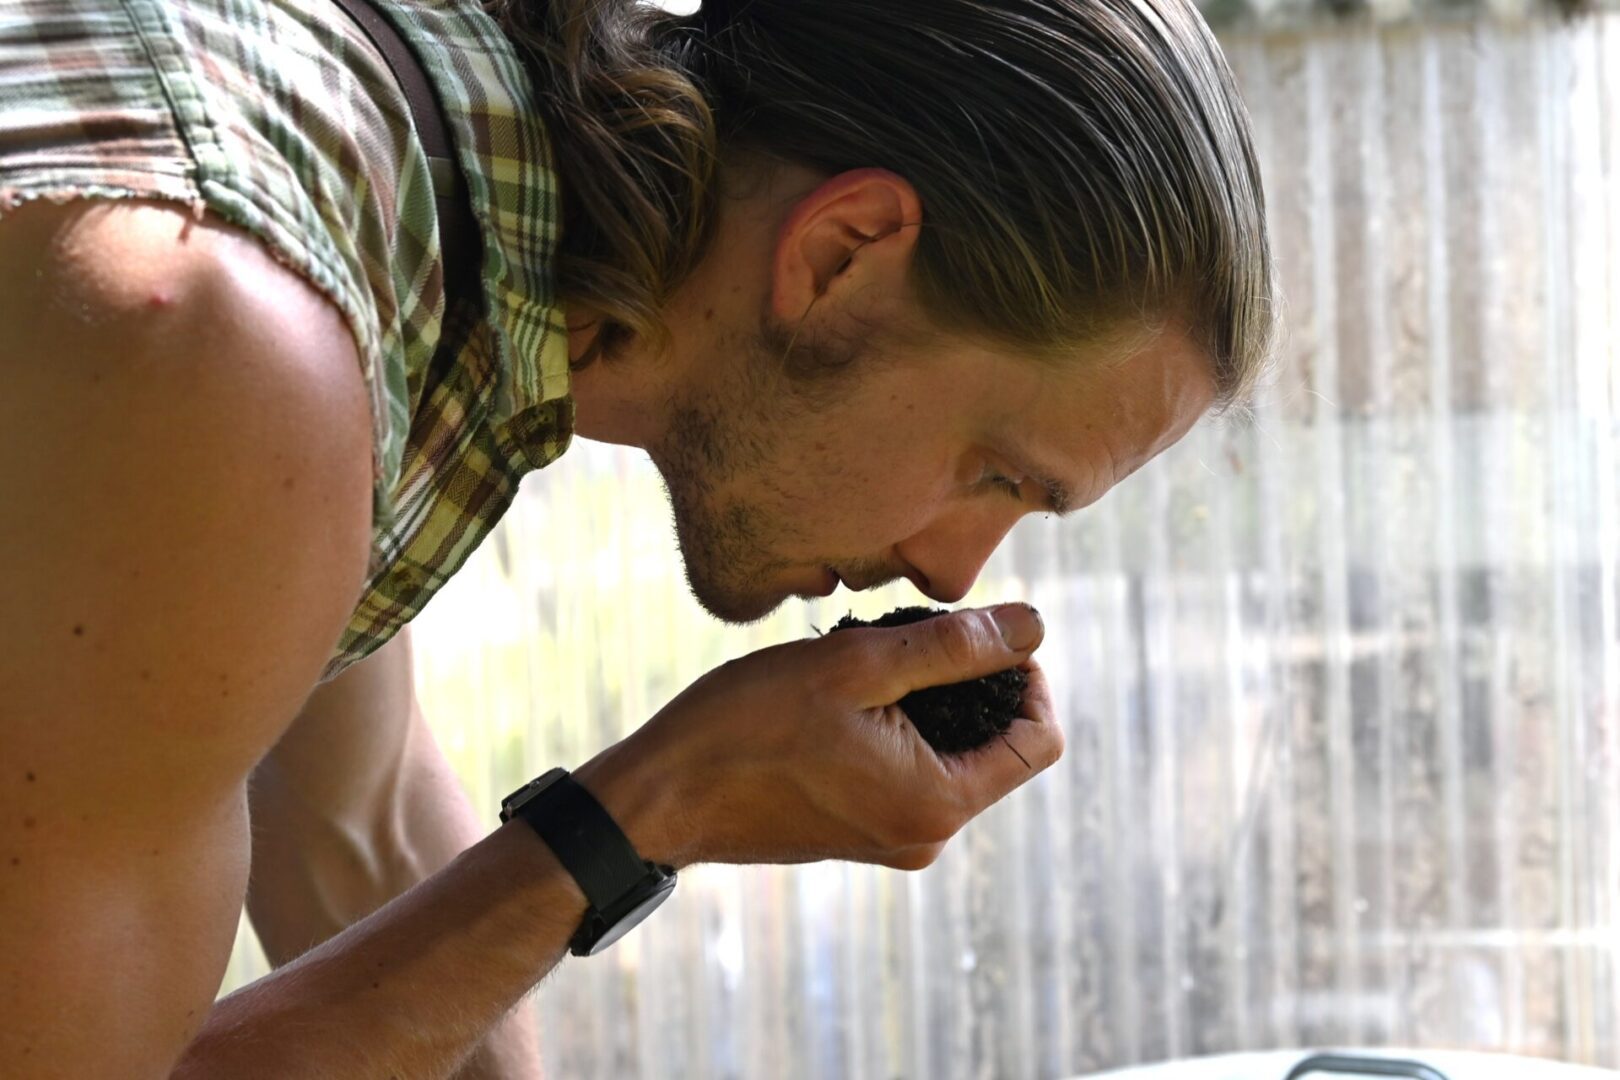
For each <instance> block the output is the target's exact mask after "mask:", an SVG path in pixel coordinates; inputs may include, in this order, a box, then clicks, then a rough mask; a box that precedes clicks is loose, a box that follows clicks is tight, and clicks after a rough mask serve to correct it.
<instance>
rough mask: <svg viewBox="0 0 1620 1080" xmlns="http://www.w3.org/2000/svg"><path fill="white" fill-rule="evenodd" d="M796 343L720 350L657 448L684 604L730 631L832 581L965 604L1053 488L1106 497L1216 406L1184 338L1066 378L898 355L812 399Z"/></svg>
mask: <svg viewBox="0 0 1620 1080" xmlns="http://www.w3.org/2000/svg"><path fill="white" fill-rule="evenodd" d="M785 336H786V335H784V334H782V333H781V332H779V331H777V332H772V333H758V332H756V333H753V334H749V335H747V336H740V337H738V338H734V339H730V340H726V339H722V340H717V341H715V342H713V345H714V346H715V347H714V349H713V351H712V352H711V353H710V356H711V357H712V358H713V362H712V364H711V365H710V366H708V368H707V375H706V376H705V377H704V378H702V379H694V380H691V381H689V382H687V383H685V384H683V385H682V386H681V387H680V388H679V389H678V390H677V391H676V394H675V400H673V401H672V402H671V412H670V417H671V422H670V424H669V426H668V428H667V430H666V431H665V432H664V435H663V437H662V438H660V439H659V440H658V441H657V443H656V444H655V445H653V446H650V447H649V448H648V449H649V453H650V455H651V457H652V459H653V461H654V463H655V464H656V465H657V466H658V468H659V470H660V472H661V473H662V474H663V478H664V482H665V484H666V486H667V488H668V490H669V494H670V501H671V505H672V509H673V513H674V519H675V527H676V533H677V536H678V539H679V543H680V549H681V553H682V556H683V558H684V560H685V563H686V573H687V579H688V582H689V583H690V585H691V589H692V592H693V594H694V596H695V597H696V598H697V600H698V602H699V603H700V604H702V605H703V607H704V608H705V609H707V610H708V611H709V612H710V613H711V614H713V615H715V616H716V617H718V618H721V619H724V620H727V621H730V622H747V621H751V620H754V619H758V618H760V617H762V616H764V615H766V614H768V613H769V612H771V611H772V610H773V609H775V608H776V607H777V606H778V605H780V604H781V603H782V601H783V600H785V599H786V598H787V597H788V596H793V595H797V596H822V595H827V594H828V593H830V592H832V591H833V589H834V588H835V587H836V586H837V585H838V583H839V582H840V581H842V583H843V584H844V585H845V586H847V587H848V588H851V589H856V590H859V589H866V588H871V587H873V586H876V585H879V584H883V583H885V582H888V581H892V580H895V579H897V578H900V577H906V578H909V579H910V580H911V581H912V582H913V583H914V584H915V585H916V586H917V587H918V589H920V590H921V591H922V592H923V593H925V594H926V595H927V596H929V597H930V598H932V599H933V600H935V601H938V602H940V603H955V602H956V601H958V600H960V599H961V598H962V597H963V596H964V595H965V594H966V593H967V592H968V590H969V589H970V588H971V587H972V585H973V582H974V581H975V579H976V578H977V577H978V575H979V572H980V571H981V570H982V569H983V567H984V565H985V563H986V562H987V561H988V560H989V558H990V555H991V553H992V552H993V551H994V550H995V548H996V546H997V545H998V544H999V543H1000V542H1001V540H1002V538H1003V537H1005V536H1006V535H1007V532H1008V531H1009V530H1010V529H1011V528H1012V526H1013V525H1014V524H1015V523H1016V522H1017V521H1018V520H1019V518H1021V517H1022V516H1023V515H1025V514H1028V513H1040V512H1045V511H1050V510H1052V509H1053V508H1054V506H1053V492H1052V491H1050V490H1049V489H1048V486H1047V485H1046V484H1045V483H1043V481H1047V482H1051V484H1052V485H1054V486H1055V487H1061V488H1063V489H1066V494H1067V496H1068V499H1069V507H1068V508H1069V509H1071V510H1072V509H1077V508H1079V507H1083V506H1086V505H1088V504H1090V503H1092V502H1095V501H1096V500H1097V499H1099V498H1101V497H1102V495H1103V494H1104V493H1106V492H1107V491H1108V490H1109V489H1110V488H1111V487H1113V485H1114V484H1116V483H1118V482H1119V481H1120V480H1122V479H1124V478H1125V477H1126V476H1128V475H1129V474H1130V473H1132V472H1134V471H1135V470H1136V469H1137V468H1138V467H1140V466H1141V465H1142V464H1143V463H1145V462H1146V461H1148V460H1149V459H1151V458H1152V457H1153V456H1154V455H1156V454H1158V453H1159V452H1160V451H1161V450H1163V449H1165V448H1166V447H1168V446H1170V445H1171V444H1172V443H1174V442H1175V441H1176V440H1178V439H1179V438H1181V436H1182V435H1184V434H1185V433H1186V432H1187V430H1188V429H1189V428H1190V427H1191V426H1192V425H1193V423H1194V422H1195V421H1196V420H1197V419H1198V418H1199V417H1200V416H1201V415H1202V414H1203V413H1204V412H1205V411H1206V410H1207V409H1208V408H1209V405H1210V402H1211V401H1212V399H1213V396H1214V387H1213V382H1212V380H1211V377H1210V374H1209V366H1208V361H1207V359H1205V357H1204V355H1203V354H1202V353H1201V352H1200V351H1199V350H1198V349H1197V348H1196V347H1194V346H1193V345H1192V344H1191V343H1190V342H1189V341H1188V340H1187V339H1186V338H1185V336H1183V335H1182V334H1181V333H1179V332H1177V331H1173V330H1166V331H1161V332H1158V333H1156V334H1151V335H1144V336H1143V337H1142V338H1141V339H1139V340H1137V341H1135V342H1133V343H1131V344H1130V345H1129V346H1116V347H1114V348H1113V349H1112V350H1110V349H1108V348H1105V347H1098V348H1096V349H1094V350H1090V351H1087V352H1086V353H1084V354H1082V355H1077V356H1076V357H1075V358H1074V360H1073V361H1072V362H1071V363H1068V364H1066V365H1064V366H1062V367H1056V368H1054V367H1050V366H1044V365H1040V364H1037V363H1035V362H1034V361H1032V360H1030V359H1027V358H1023V357H1019V356H1012V355H1003V354H998V353H996V352H994V351H991V350H988V349H985V348H983V347H978V346H973V345H967V344H957V345H951V344H940V343H935V344H933V345H930V346H928V347H926V348H923V347H916V346H913V347H909V348H894V349H891V350H888V351H886V352H885V353H884V354H882V355H875V354H873V353H867V354H864V355H857V356H856V358H855V359H854V360H853V361H852V363H851V364H850V365H849V368H848V369H847V370H845V371H842V372H839V373H837V374H836V375H833V376H830V377H829V378H830V379H832V380H833V381H832V382H831V383H822V384H819V385H818V384H816V383H795V382H794V381H792V380H790V379H789V378H788V377H787V376H786V375H784V374H782V371H783V365H782V362H781V360H780V355H781V354H780V352H779V351H776V350H778V349H779V347H780V344H781V342H782V339H783V338H784V337H785ZM998 477H999V478H1006V479H1007V480H1010V481H1013V482H1014V483H1015V484H1016V486H1017V491H1016V492H1014V491H1013V490H1011V488H1010V487H1009V486H1008V485H1007V484H1004V483H999V482H998V481H997V479H996V478H998Z"/></svg>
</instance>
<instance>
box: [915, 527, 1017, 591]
mask: <svg viewBox="0 0 1620 1080" xmlns="http://www.w3.org/2000/svg"><path fill="white" fill-rule="evenodd" d="M1021 516H1022V515H1021V514H1018V513H1007V512H1005V511H1001V512H989V511H982V510H975V511H963V512H960V513H957V514H954V515H952V516H950V517H947V518H942V519H939V520H936V521H935V522H934V523H933V524H931V525H929V526H928V528H926V529H924V530H923V531H922V532H919V533H915V534H914V535H912V536H911V537H910V538H909V539H907V540H905V541H903V542H901V543H900V544H899V546H898V547H897V548H896V549H895V550H896V552H897V553H898V554H899V556H900V558H901V559H903V560H905V563H906V565H907V566H908V567H910V572H909V573H907V574H906V576H907V577H909V578H910V579H911V582H912V584H914V585H916V586H917V588H918V589H919V590H920V591H921V592H922V593H923V594H924V595H926V596H927V597H929V598H930V599H932V600H935V601H937V602H939V603H941V604H954V603H956V602H957V601H959V600H961V599H962V597H964V596H966V595H967V594H968V590H970V589H972V588H973V583H974V582H975V581H977V580H978V579H979V573H980V572H981V571H982V570H983V569H984V564H985V563H987V562H989V561H990V556H991V555H993V554H994V553H995V550H996V548H997V547H999V546H1000V544H1001V541H1002V540H1003V539H1005V538H1006V536H1007V533H1008V532H1010V531H1011V530H1012V527H1013V525H1015V524H1016V523H1017V522H1018V519H1019V518H1020V517H1021Z"/></svg>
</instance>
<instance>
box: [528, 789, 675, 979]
mask: <svg viewBox="0 0 1620 1080" xmlns="http://www.w3.org/2000/svg"><path fill="white" fill-rule="evenodd" d="M514 817H521V818H522V819H523V820H524V821H526V822H528V823H529V826H530V827H531V828H532V829H534V831H535V832H537V833H539V834H540V839H541V840H543V841H545V844H546V846H547V847H549V848H550V849H551V851H552V854H554V855H556V856H557V861H558V862H560V863H562V865H563V869H564V870H567V871H568V872H569V874H571V875H573V878H574V880H575V881H577V882H578V883H579V887H580V891H582V892H583V893H584V894H585V899H586V900H587V901H589V903H590V906H589V907H587V908H586V909H585V919H584V921H583V922H581V923H580V924H579V929H578V930H576V931H575V932H574V936H573V938H572V939H570V941H569V942H568V951H569V952H571V953H573V954H574V955H575V956H595V955H596V954H597V953H599V952H602V951H603V950H604V949H606V948H607V947H608V946H609V945H612V944H613V943H614V942H615V941H618V940H619V939H620V938H622V937H624V935H625V934H627V933H629V932H630V931H631V930H633V929H634V928H635V927H636V925H637V924H639V923H640V922H641V920H643V919H645V918H646V917H647V916H648V915H651V914H652V913H653V909H654V908H656V907H657V906H658V905H659V904H662V903H663V902H664V901H665V900H668V899H669V894H670V893H672V892H674V891H675V868H674V867H672V866H660V865H659V864H657V863H653V862H648V861H647V860H646V859H643V858H642V857H641V856H640V855H639V854H638V853H637V852H636V849H635V845H633V844H631V843H630V838H629V837H628V836H626V835H624V830H623V829H621V828H619V826H618V824H617V823H616V822H615V821H614V820H613V818H612V817H610V816H608V812H607V811H606V810H604V809H602V804H601V803H599V802H597V801H596V799H594V798H593V797H592V796H591V793H590V792H588V791H586V790H585V788H584V787H582V786H581V785H580V784H579V782H578V781H576V780H575V779H574V778H573V777H572V776H570V775H568V770H567V769H552V770H551V771H550V772H548V773H546V774H544V775H543V776H540V777H537V778H535V779H533V780H530V781H529V782H528V783H527V784H524V785H523V786H522V787H520V788H518V789H517V790H516V791H514V792H512V794H510V795H508V796H507V797H506V798H504V799H502V800H501V820H502V821H503V822H504V821H510V820H511V819H512V818H514Z"/></svg>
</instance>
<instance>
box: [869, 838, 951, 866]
mask: <svg viewBox="0 0 1620 1080" xmlns="http://www.w3.org/2000/svg"><path fill="white" fill-rule="evenodd" d="M944 850H945V845H944V844H926V845H923V846H922V847H915V848H908V849H907V850H905V851H899V852H895V853H894V854H893V855H890V856H889V857H888V858H887V859H885V860H884V861H883V865H885V866H887V867H889V868H890V869H893V870H905V871H909V872H915V871H918V870H926V869H928V868H929V867H930V866H933V865H934V863H935V862H937V861H938V860H939V856H940V853H941V852H943V851H944Z"/></svg>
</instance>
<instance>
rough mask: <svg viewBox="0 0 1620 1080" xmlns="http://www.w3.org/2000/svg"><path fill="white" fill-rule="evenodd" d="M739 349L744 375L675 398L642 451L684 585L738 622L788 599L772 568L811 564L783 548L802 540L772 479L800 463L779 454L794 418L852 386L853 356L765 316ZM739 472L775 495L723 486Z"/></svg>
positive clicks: (830, 403)
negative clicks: (750, 497) (654, 471)
mask: <svg viewBox="0 0 1620 1080" xmlns="http://www.w3.org/2000/svg"><path fill="white" fill-rule="evenodd" d="M741 348H743V349H744V351H745V354H746V360H747V365H746V367H745V368H744V373H743V374H742V375H741V377H738V378H736V379H733V380H719V381H718V385H719V386H720V387H722V389H721V390H720V391H719V392H718V393H715V392H710V393H702V392H693V393H688V394H686V395H684V396H682V397H679V398H677V399H676V400H675V401H673V402H672V403H671V408H670V424H669V428H668V430H667V431H666V432H665V433H664V437H663V438H662V439H660V440H659V442H658V443H657V444H656V445H654V446H653V447H650V448H649V451H648V453H649V455H650V456H651V458H652V460H653V464H654V465H656V466H657V468H658V471H659V474H660V475H661V476H662V478H663V482H664V490H665V492H666V494H667V495H668V497H669V505H670V513H671V516H672V519H673V523H674V529H675V538H676V543H677V544H678V546H679V548H680V552H681V560H682V563H683V564H684V567H685V573H686V583H687V587H688V589H689V590H690V591H691V593H692V596H693V598H694V599H695V600H697V602H698V604H699V605H700V606H701V607H702V608H703V609H704V610H705V611H707V612H709V614H711V615H713V616H714V617H715V618H717V619H720V620H722V621H724V622H728V623H736V624H744V623H750V622H756V621H758V620H759V619H762V618H764V617H765V616H766V615H769V614H770V613H771V612H772V611H775V610H776V609H777V608H778V607H780V606H781V605H782V602H783V601H784V600H786V599H787V597H788V595H790V594H789V593H788V592H787V591H785V590H784V589H783V588H782V587H781V586H780V585H779V584H778V585H772V584H771V578H772V577H773V576H776V575H779V574H781V573H783V572H784V571H787V570H790V569H793V568H794V567H797V568H798V569H800V570H801V571H803V570H805V569H807V568H809V567H813V566H815V565H817V564H816V563H815V562H814V561H813V560H812V561H808V562H807V561H805V560H800V561H799V562H794V561H791V560H789V559H786V558H784V557H783V556H782V554H781V553H782V552H784V551H788V550H793V549H798V550H804V549H805V548H806V547H807V544H806V537H805V534H804V530H803V528H802V526H801V525H800V524H799V523H798V522H797V521H795V520H794V519H793V518H792V516H791V514H792V507H794V505H795V500H794V499H793V498H792V497H791V496H790V495H788V494H787V493H785V492H783V491H781V489H780V488H779V487H778V486H777V483H776V479H775V478H776V476H777V475H779V474H780V472H781V470H783V469H791V468H795V467H797V466H796V465H795V463H794V457H793V455H785V454H783V453H782V450H783V448H784V446H785V445H786V444H787V443H790V442H791V441H792V440H793V430H794V427H793V421H795V420H798V419H803V418H805V417H807V416H813V415H814V414H815V413H817V412H819V411H821V410H824V409H827V408H832V407H835V406H836V405H837V404H838V402H839V401H840V400H841V398H842V396H843V394H844V393H845V392H846V391H847V389H848V387H849V386H850V381H849V379H848V378H847V377H845V378H840V375H845V376H847V374H848V371H849V368H850V365H851V362H852V361H853V360H854V359H856V355H857V354H856V352H854V351H852V350H851V349H848V348H846V349H841V350H829V349H826V348H824V347H823V348H819V349H817V348H811V347H807V346H806V345H805V343H803V342H795V340H794V338H793V336H792V334H791V333H790V332H789V331H788V330H787V329H786V328H785V327H783V326H781V325H780V324H776V323H772V322H770V321H766V322H765V323H763V324H762V325H761V327H760V328H759V330H758V332H757V333H756V335H755V336H754V337H753V338H752V340H749V341H747V342H746V344H743V345H741ZM794 365H798V368H796V367H795V366H794ZM806 365H809V366H808V367H806ZM799 368H804V369H805V370H802V371H801V370H799ZM806 371H808V372H810V375H809V376H807V375H806ZM789 372H797V373H796V374H793V375H791V376H790V375H789V374H788V373H789ZM739 477H742V478H745V479H746V480H748V481H750V482H749V484H748V485H747V486H748V487H750V488H752V489H754V490H755V491H756V492H761V491H763V492H770V493H771V494H772V495H775V496H778V497H777V498H774V499H773V500H771V501H770V502H769V503H767V502H765V501H762V500H760V499H758V498H756V499H755V501H753V502H748V501H744V500H743V499H742V498H739V497H734V496H728V495H725V494H723V492H724V489H725V487H726V485H727V484H729V483H731V482H733V481H735V480H736V479H738V478H739ZM890 576H891V577H892V575H890Z"/></svg>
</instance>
